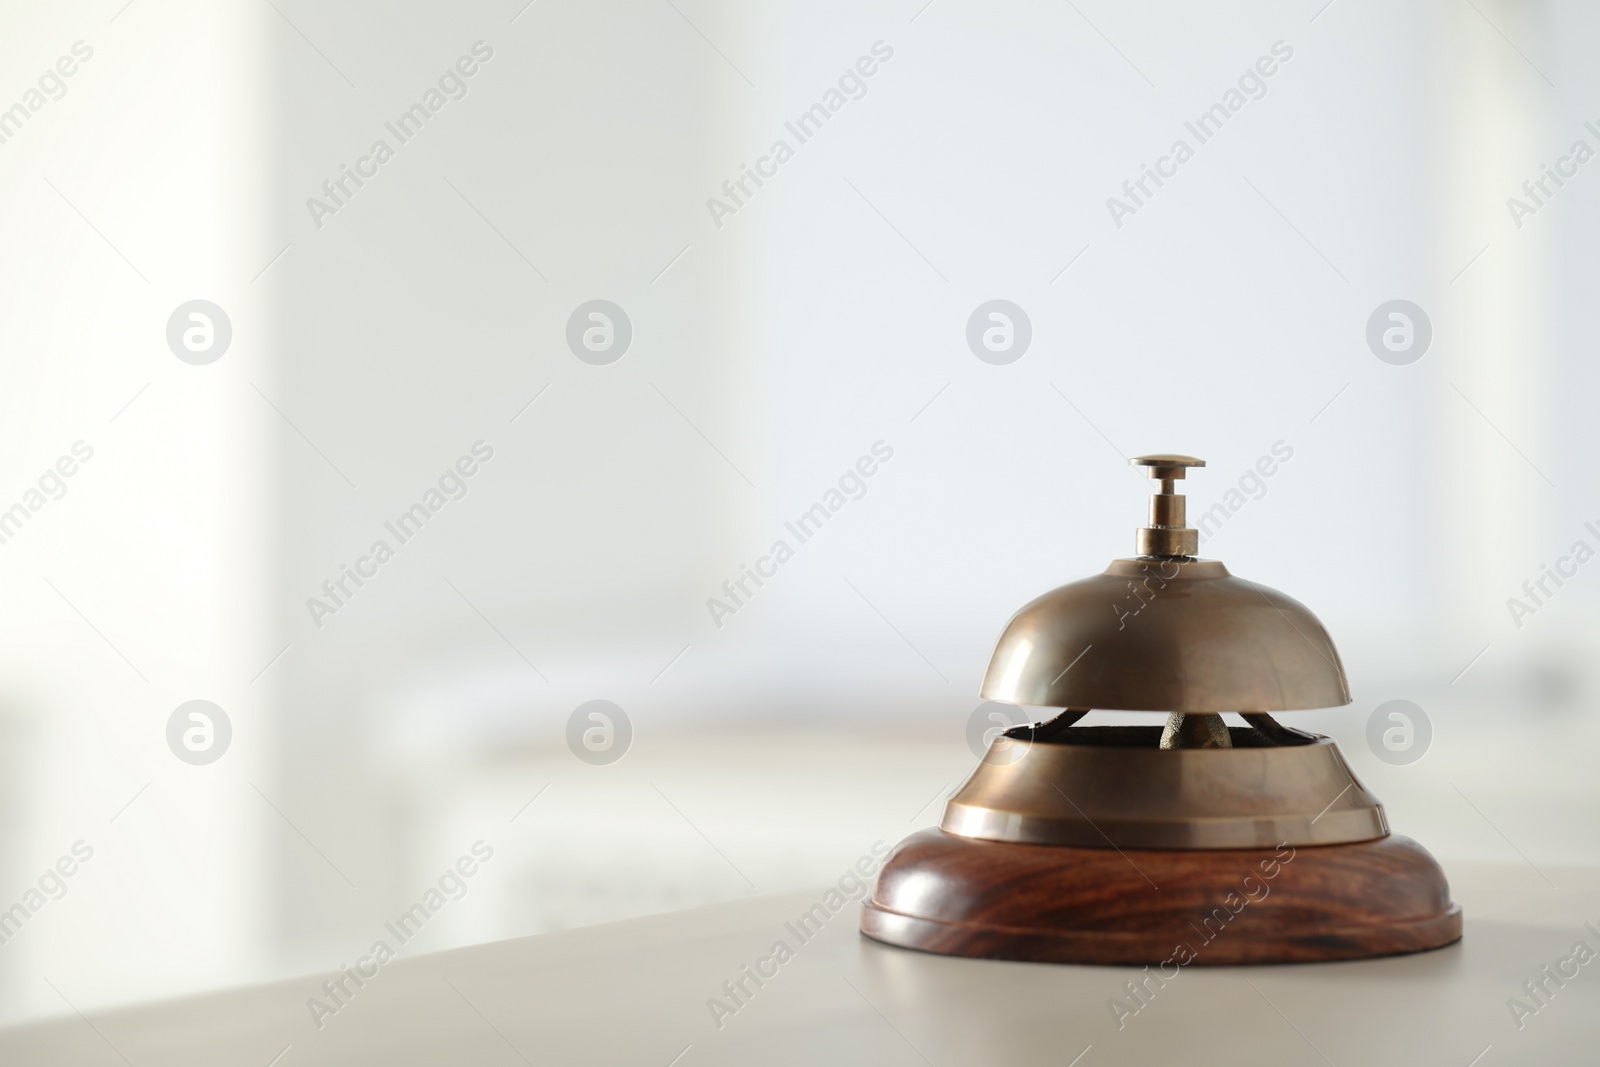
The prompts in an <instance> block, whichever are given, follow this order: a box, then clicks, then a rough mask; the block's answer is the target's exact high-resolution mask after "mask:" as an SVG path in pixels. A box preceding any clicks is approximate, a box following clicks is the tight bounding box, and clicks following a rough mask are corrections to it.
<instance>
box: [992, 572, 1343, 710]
mask: <svg viewBox="0 0 1600 1067" xmlns="http://www.w3.org/2000/svg"><path fill="white" fill-rule="evenodd" d="M980 692H981V693H982V695H983V696H984V697H986V698H988V699H990V700H1004V701H1009V702H1010V703H1013V704H1031V705H1034V706H1037V707H1050V708H1105V709H1117V710H1123V711H1160V712H1163V713H1166V712H1173V711H1177V712H1223V711H1239V712H1258V711H1266V712H1273V711H1293V710H1297V709H1305V708H1330V707H1336V706H1338V705H1341V704H1348V703H1350V689H1349V685H1348V684H1347V683H1346V681H1345V674H1344V668H1343V666H1341V665H1340V662H1339V653H1338V652H1337V651H1335V649H1334V647H1333V641H1332V639H1331V638H1329V636H1328V632H1327V631H1326V630H1325V629H1323V627H1322V623H1321V622H1319V621H1318V620H1317V617H1316V616H1315V615H1313V614H1312V613H1311V611H1310V610H1309V609H1308V608H1306V607H1305V605H1303V604H1301V603H1300V602H1299V601H1297V600H1295V599H1294V598H1292V597H1289V596H1286V595H1285V594H1283V593H1280V592H1278V591H1277V590H1276V589H1270V588H1268V587H1267V586H1264V585H1259V584H1257V583H1255V582H1251V581H1247V580H1245V579H1243V578H1237V577H1234V576H1233V575H1231V574H1229V573H1228V568H1226V567H1224V566H1223V565H1222V564H1221V563H1220V562H1218V561H1216V560H1198V559H1195V560H1177V559H1164V560H1157V559H1119V560H1114V561H1113V562H1112V564H1111V566H1109V567H1107V568H1106V570H1105V572H1104V573H1103V574H1097V575H1094V576H1092V577H1089V578H1084V579H1082V580H1080V581H1076V582H1071V583H1069V584H1067V585H1064V586H1061V587H1060V588H1059V589H1055V590H1052V591H1051V592H1048V593H1046V594H1045V595H1044V596H1041V597H1039V598H1038V599H1037V600H1034V601H1033V602H1032V603H1029V604H1027V605H1025V606H1024V607H1023V608H1022V610H1021V611H1018V612H1017V613H1016V615H1014V616H1013V617H1012V619H1011V621H1010V622H1009V623H1007V624H1006V628H1005V630H1004V632H1003V633H1002V634H1001V635H1000V640H999V642H998V643H997V644H996V646H995V650H994V654H993V655H992V656H991V657H990V659H989V669H988V671H987V672H986V673H985V675H984V679H983V688H982V689H981V690H980Z"/></svg>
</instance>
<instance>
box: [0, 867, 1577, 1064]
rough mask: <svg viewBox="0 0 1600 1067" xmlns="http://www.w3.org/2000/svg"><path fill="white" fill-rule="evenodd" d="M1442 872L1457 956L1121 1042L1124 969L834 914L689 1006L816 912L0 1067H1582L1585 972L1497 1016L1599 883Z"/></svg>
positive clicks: (248, 1003)
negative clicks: (951, 948)
mask: <svg viewBox="0 0 1600 1067" xmlns="http://www.w3.org/2000/svg"><path fill="white" fill-rule="evenodd" d="M1446 868H1447V872H1448V873H1449V875H1450V878H1451V884H1452V889H1453V890H1454V895H1455V898H1456V900H1458V901H1459V902H1460V903H1461V904H1462V906H1463V908H1464V909H1465V912H1466V937H1465V939H1464V940H1463V942H1462V943H1460V944H1458V945H1455V946H1452V947H1450V948H1447V949H1443V950H1440V951H1437V952H1430V953H1423V954H1421V955H1416V956H1406V957H1398V958H1392V959H1385V960H1371V961H1365V962H1358V963H1335V964H1310V965H1290V966H1278V967H1235V968H1199V967H1195V968H1187V969H1185V970H1184V971H1182V972H1181V973H1180V975H1179V976H1178V977H1177V978H1175V979H1173V980H1172V981H1171V982H1169V983H1168V984H1167V986H1166V987H1165V988H1164V989H1161V990H1159V991H1158V992H1157V993H1156V994H1155V995H1154V996H1153V997H1152V998H1151V999H1150V1002H1149V1003H1148V1004H1147V1005H1146V1006H1145V1007H1144V1008H1143V1009H1142V1010H1141V1011H1140V1012H1139V1013H1138V1014H1137V1015H1136V1016H1134V1017H1132V1018H1130V1019H1128V1020H1126V1025H1125V1026H1124V1027H1123V1028H1122V1029H1120V1030H1119V1028H1118V1026H1117V1024H1116V1022H1115V1020H1114V1018H1113V1015H1112V1012H1111V1010H1110V1009H1109V1007H1108V1001H1109V1000H1110V998H1112V997H1114V996H1121V995H1125V994H1123V992H1122V989H1121V986H1122V983H1123V982H1124V981H1125V980H1127V979H1128V978H1129V977H1131V976H1132V975H1134V974H1136V973H1137V972H1136V971H1134V970H1132V969H1125V968H1110V967H1072V966H1053V965H1041V964H1024V963H1002V962H992V961H986V960H958V959H950V958H945V957H940V956H932V955H925V954H921V953H916V952H908V951H903V950H899V949H894V948H889V947H887V946H884V945H880V944H877V943H875V942H872V941H868V940H866V939H864V938H862V937H861V936H860V935H859V934H858V933H857V931H856V927H855V923H856V912H857V909H856V905H854V904H851V905H849V906H847V907H846V908H845V909H844V910H843V911H841V912H840V913H839V914H837V915H836V916H834V917H833V919H832V920H831V921H830V923H829V924H828V925H827V926H826V927H825V929H824V930H823V932H822V933H821V934H820V935H818V936H817V937H816V938H815V939H814V940H812V941H810V942H809V943H807V944H804V945H800V946H798V950H797V952H796V954H795V957H794V959H792V960H791V961H789V962H787V963H786V964H784V965H782V966H781V967H780V968H779V970H778V973H777V975H776V976H775V977H773V978H771V979H769V980H767V982H766V985H765V986H764V987H762V988H761V989H759V990H757V991H756V992H755V994H754V995H753V996H752V997H750V999H749V1001H748V1003H747V1004H746V1005H745V1006H744V1007H743V1008H742V1009H741V1010H740V1011H739V1012H738V1013H737V1014H735V1015H733V1016H732V1017H730V1018H727V1019H725V1020H723V1022H724V1025H723V1026H722V1027H721V1028H720V1029H719V1028H718V1027H717V1026H716V1025H715V1024H714V1023H713V1021H712V1017H711V1013H710V1011H709V1010H708V1008H707V1006H706V1001H707V998H709V997H712V996H721V995H722V994H721V986H722V983H723V982H724V981H726V980H729V979H733V978H737V977H738V976H739V970H740V968H741V966H742V965H745V964H753V963H755V961H756V960H757V959H758V958H759V957H761V956H763V955H765V954H766V953H767V951H768V949H769V948H770V947H771V945H772V944H773V942H774V941H775V940H777V939H779V938H783V939H784V940H787V941H789V942H790V943H791V945H794V944H797V942H796V940H795V939H794V937H793V935H792V934H791V933H789V932H788V931H787V930H786V929H785V926H784V923H785V922H786V921H787V920H791V919H794V918H796V917H797V916H799V915H800V914H801V913H802V912H803V911H805V910H806V909H807V908H809V907H810V905H811V904H813V903H816V902H818V901H819V900H820V899H821V897H822V891H821V890H818V891H816V892H809V893H798V894H788V895H784V896H772V897H762V898H756V899H750V900H745V901H739V902H735V903H731V904H724V905H718V906H715V907H709V908H701V909H697V910H694V911H688V912H680V913H676V914H672V915H663V916H657V917H653V918H648V919H639V920H633V921H629V922H622V923H615V924H610V925H606V926H598V927H590V928H587V929H582V930H574V931H570V932H566V933H560V934H547V935H543V936H539V937H530V938H523V939H519V940H515V941H504V942H498V943H494V944H486V945H478V946H473V947H470V948H464V949H458V950H455V951H451V952H441V953H437V954H434V955H428V956H418V957H415V958H411V959H407V958H405V957H404V954H403V952H402V954H401V956H400V957H399V958H397V959H396V960H394V961H393V962H392V963H390V964H388V965H387V966H385V967H383V968H382V969H381V970H380V971H379V972H378V974H377V976H376V977H375V978H373V979H371V980H370V981H369V982H368V983H367V985H366V986H365V987H364V988H362V989H360V990H359V991H358V992H357V993H356V995H355V996H354V997H352V998H351V999H350V1000H349V1002H348V1003H347V1004H346V1005H345V1006H344V1008H343V1009H342V1010H340V1011H339V1012H338V1014H336V1015H334V1016H332V1017H331V1018H328V1019H326V1020H325V1021H324V1022H325V1025H324V1026H323V1027H322V1028H321V1029H320V1030H319V1029H318V1028H317V1027H316V1026H315V1025H314V1023H313V1021H312V1015H311V1013H310V1011H309V1010H308V1009H307V1006H306V1000H307V998H308V997H310V996H312V995H315V994H318V993H319V989H318V987H319V985H320V983H321V981H322V980H323V978H325V977H327V976H324V975H319V976H315V977H306V978H301V979H296V980H292V981H287V982H281V983H276V984H273V985H267V986H261V987H257V988H252V989H241V990H233V991H228V992H223V993H218V994H215V995H211V996H204V997H196V998H192V999H188V1000H182V1001H177V1002H172V1003H163V1004H155V1005H148V1006H143V1007H138V1008H132V1009H127V1010H123V1011H117V1012H110V1013H104V1014H94V1015H90V1016H88V1017H84V1016H80V1015H76V1014H73V1015H68V1016H66V1017H63V1018H60V1019H55V1020H51V1021H48V1022H43V1023H38V1024H33V1025H28V1026H24V1027H16V1028H12V1029H8V1030H4V1031H0V1064H5V1065H6V1067H24V1065H31V1064H51V1065H60V1064H75V1065H76V1064H82V1065H87V1067H95V1065H101V1064H104V1065H107V1067H115V1065H124V1064H132V1065H134V1067H145V1065H156V1064H160V1065H167V1067H184V1065H190V1064H194V1065H200V1064H204V1065H207V1067H215V1065H239V1067H268V1065H269V1064H272V1065H274V1067H301V1065H307V1064H369V1063H370V1064H385V1065H393V1067H409V1065H422V1064H428V1065H433V1064H475V1065H500V1064H505V1065H516V1064H538V1065H541V1067H542V1065H544V1064H563V1065H567V1064H573V1065H577V1064H608V1065H610V1064H640V1065H645V1067H668V1065H669V1064H672V1065H674V1067H700V1065H704V1064H738V1065H741V1067H749V1065H757V1064H874V1065H885V1064H923V1063H929V1064H934V1065H937V1067H954V1065H957V1064H972V1065H984V1067H993V1065H996V1064H1005V1065H1010V1064H1028V1065H1031V1064H1039V1065H1047V1064H1048V1065H1054V1067H1067V1065H1069V1064H1076V1065H1077V1067H1105V1065H1109V1064H1137V1065H1141V1067H1148V1065H1152V1064H1163V1063H1197V1064H1213V1063H1214V1064H1228V1065H1231V1067H1248V1065H1253V1064H1263V1065H1267V1064H1270V1065H1273V1067H1279V1065H1283V1064H1322V1063H1332V1064H1337V1065H1340V1067H1345V1065H1351V1067H1354V1065H1363V1067H1370V1065H1379V1064H1405V1065H1407V1067H1415V1065H1423V1064H1430V1065H1431V1064H1443V1065H1450V1067H1467V1065H1468V1064H1473V1065H1474V1067H1500V1065H1503V1064H1540V1065H1553V1064H1554V1065H1559V1064H1600V959H1596V960H1595V961H1594V962H1591V963H1589V964H1588V965H1587V966H1585V967H1583V968H1582V969H1581V970H1580V971H1579V973H1578V976H1577V977H1576V978H1573V979H1570V980H1568V981H1567V983H1566V985H1565V987H1564V988H1560V989H1556V987H1555V986H1553V985H1552V986H1551V987H1550V988H1552V989H1555V990H1556V991H1555V995H1554V996H1553V997H1552V998H1550V1000H1549V1002H1548V1003H1547V1004H1546V1005H1545V1006H1544V1007H1543V1008H1542V1009H1541V1010H1540V1011H1539V1012H1538V1013H1537V1014H1536V1015H1533V1016H1531V1017H1528V1018H1526V1019H1524V1020H1523V1023H1524V1025H1523V1026H1522V1028H1521V1029H1519V1028H1518V1027H1517V1025H1516V1024H1515V1023H1514V1022H1513V1020H1512V1017H1511V1013H1510V1011H1509V1010H1508V1009H1507V1006H1506V1000H1507V998H1508V997H1511V996H1516V995H1521V988H1520V987H1521V985H1522V983H1523V982H1524V981H1525V980H1527V979H1529V978H1533V977H1536V976H1537V973H1538V971H1539V969H1540V967H1541V965H1543V964H1551V965H1552V966H1554V965H1555V963H1556V961H1557V960H1559V959H1560V958H1561V957H1563V956H1566V955H1567V954H1568V953H1570V952H1571V950H1572V946H1573V944H1574V942H1576V941H1577V940H1578V939H1579V938H1583V939H1585V940H1586V941H1588V943H1589V944H1590V946H1591V947H1593V948H1595V949H1596V950H1600V937H1596V936H1595V935H1594V934H1591V933H1589V932H1588V931H1586V930H1585V929H1584V923H1585V922H1592V923H1594V925H1595V927H1596V929H1600V871H1594V870H1583V869H1571V868H1567V869H1550V868H1546V869H1545V870H1544V871H1543V873H1542V874H1540V873H1539V872H1536V871H1534V870H1533V869H1531V868H1529V867H1520V868H1511V867H1490V866H1452V865H1450V864H1446ZM1546 877H1548V879H1549V881H1550V882H1554V883H1555V887H1552V886H1551V885H1550V884H1549V882H1547V881H1546ZM352 962H353V961H352ZM275 1057H276V1059H275ZM675 1057H676V1059H675Z"/></svg>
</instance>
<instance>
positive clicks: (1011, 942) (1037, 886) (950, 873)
mask: <svg viewBox="0 0 1600 1067" xmlns="http://www.w3.org/2000/svg"><path fill="white" fill-rule="evenodd" d="M861 932H862V933H864V934H866V935H867V936H868V937H871V938H874V939H876V940H878V941H883V942H887V943H888V944H891V945H899V946H901V947H903V948H914V949H920V950H922V951H924V952H938V953H943V954H945V955H950V956H976V957H983V958H987V959H1002V960H1029V961H1033V962H1039V963H1101V964H1162V963H1169V962H1170V964H1172V965H1185V964H1188V963H1196V964H1226V963H1298V962H1316V961H1324V960H1351V959H1365V958H1368V957H1371V956H1391V955H1397V954H1400V953H1406V952H1421V951H1423V950H1425V949H1432V948H1439V947H1441V946H1443V945H1448V944H1451V943H1452V942H1454V941H1458V940H1460V938H1461V908H1460V906H1459V905H1457V904H1454V903H1452V902H1451V900H1450V886H1449V884H1448V883H1447V882H1446V881H1445V877H1444V871H1442V870H1441V869H1440V868H1439V864H1438V863H1437V862H1435V860H1434V858H1433V857H1432V856H1431V855H1429V854H1428V851H1427V850H1426V849H1424V848H1423V847H1422V846H1421V845H1419V844H1417V843H1416V842H1415V841H1412V840H1411V839H1410V838H1407V837H1400V836H1398V835H1390V836H1388V837H1381V838H1378V839H1376V840H1372V841H1360V842H1356V843H1354V844H1344V845H1316V846H1301V847H1298V848H1290V847H1289V846H1284V847H1282V848H1280V849H1278V850H1273V849H1189V850H1180V849H1136V850H1125V851H1120V852H1119V851H1117V850H1116V849H1114V848H1076V847H1071V846H1056V845H1018V844H1010V843H1007V842H1003V841H985V840H980V839H976V838H968V837H958V836H956V835H954V834H949V833H945V832H944V831H943V830H923V831H920V832H918V833H915V834H913V835H911V836H910V837H908V838H906V839H905V840H904V841H903V842H901V843H900V846H899V848H897V849H896V850H895V852H894V854H893V855H892V856H891V857H890V858H889V861H888V862H887V863H886V864H885V865H884V868H883V870H882V871H881V872H880V873H879V875H878V882H877V885H876V886H875V887H874V890H873V893H872V895H871V896H870V897H869V898H868V899H867V901H866V902H865V904H864V905H863V906H862V910H861Z"/></svg>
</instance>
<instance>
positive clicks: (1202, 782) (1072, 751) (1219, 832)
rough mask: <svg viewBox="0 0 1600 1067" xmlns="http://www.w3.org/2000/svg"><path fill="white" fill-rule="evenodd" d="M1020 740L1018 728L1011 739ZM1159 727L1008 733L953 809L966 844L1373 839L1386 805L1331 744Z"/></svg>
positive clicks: (1173, 844)
mask: <svg viewBox="0 0 1600 1067" xmlns="http://www.w3.org/2000/svg"><path fill="white" fill-rule="evenodd" d="M1012 733H1013V734H1015V733H1018V731H1012ZM1160 735H1161V728H1160V727H1157V726H1089V727H1082V726H1079V727H1073V728H1071V729H1067V730H1063V731H1061V732H1060V733H1058V734H1057V735H1056V739H1055V740H1053V741H1050V742H1029V741H1027V740H1024V739H1020V738H1018V737H1013V736H1008V735H1004V734H1003V735H1001V736H999V737H996V738H995V740H994V743H993V745H991V747H990V755H989V756H987V757H985V759H984V760H983V761H982V762H980V763H979V764H978V767H977V769H976V770H975V771H973V773H972V776H971V777H970V778H968V779H967V781H966V783H965V784H964V785H963V786H962V787H961V789H960V790H959V791H957V793H956V794H955V795H954V796H953V797H951V798H950V801H949V802H948V803H947V804H946V806H945V812H944V818H943V819H942V820H941V822H940V823H939V825H940V828H941V829H943V830H945V831H947V832H949V833H952V834H960V835H962V836H964V837H974V838H983V839H986V840H991V841H1012V842H1018V843H1022V844H1038V845H1077V846H1083V847H1090V848H1109V847H1113V846H1115V847H1117V848H1200V849H1204V848H1269V847H1274V846H1277V845H1279V844H1283V843H1287V844H1290V845H1295V846H1300V845H1332V844H1341V843H1346V842H1351V841H1368V840H1372V839H1374V838H1378V837H1383V836H1384V835H1386V834H1387V833H1388V832H1389V829H1388V825H1387V823H1386V821H1385V819H1384V814H1383V807H1382V805H1381V804H1379V803H1378V800H1377V798H1376V797H1374V796H1373V795H1372V794H1371V793H1369V792H1368V791H1367V789H1366V787H1365V786H1363V785H1362V784H1361V782H1360V781H1359V780H1358V779H1357V778H1356V776H1355V775H1354V773H1352V772H1351V770H1350V768H1349V766H1347V765H1346V764H1345V761H1344V757H1343V756H1342V755H1341V754H1340V753H1339V749H1338V746H1336V745H1335V744H1334V743H1333V741H1332V740H1331V739H1330V738H1327V737H1324V736H1322V735H1319V734H1313V735H1310V736H1311V738H1312V740H1310V741H1309V742H1307V743H1300V744H1287V745H1273V744H1270V743H1269V742H1268V740H1267V738H1266V737H1265V735H1263V734H1262V733H1260V732H1259V731H1257V730H1254V729H1251V728H1246V727H1238V728H1235V729H1232V730H1231V731H1230V736H1231V739H1232V742H1233V747H1231V748H1180V749H1163V748H1161V747H1160Z"/></svg>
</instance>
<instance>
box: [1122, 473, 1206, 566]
mask: <svg viewBox="0 0 1600 1067" xmlns="http://www.w3.org/2000/svg"><path fill="white" fill-rule="evenodd" d="M1128 462H1129V463H1131V464H1133V465H1134V466H1135V467H1143V468H1145V473H1146V474H1148V475H1150V477H1151V478H1153V479H1154V480H1155V481H1157V482H1158V483H1160V489H1159V491H1158V492H1156V493H1155V494H1153V495H1152V496H1151V497H1150V522H1149V524H1148V525H1147V526H1144V527H1142V528H1141V529H1139V530H1138V531H1137V532H1136V533H1135V534H1134V551H1135V552H1137V553H1138V554H1139V555H1141V556H1162V557H1173V558H1178V557H1186V556H1193V555H1194V554H1195V553H1196V552H1198V551H1199V550H1200V533H1199V531H1198V530H1194V529H1192V528H1191V527H1190V526H1189V524H1188V519H1187V517H1186V509H1185V505H1184V498H1183V497H1182V496H1181V495H1180V494H1179V493H1177V492H1176V491H1175V490H1174V489H1173V483H1174V482H1175V481H1177V480H1179V479H1181V478H1183V477H1184V476H1185V475H1184V472H1185V471H1187V470H1188V469H1189V468H1190V467H1204V466H1205V465H1206V461H1205V460H1203V459H1196V458H1195V457H1194V456H1180V455H1178V454H1176V453H1172V452H1163V453H1160V454H1158V455H1153V456H1134V457H1133V458H1132V459H1130V460H1128Z"/></svg>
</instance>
